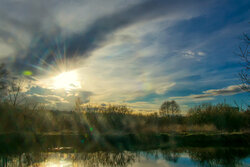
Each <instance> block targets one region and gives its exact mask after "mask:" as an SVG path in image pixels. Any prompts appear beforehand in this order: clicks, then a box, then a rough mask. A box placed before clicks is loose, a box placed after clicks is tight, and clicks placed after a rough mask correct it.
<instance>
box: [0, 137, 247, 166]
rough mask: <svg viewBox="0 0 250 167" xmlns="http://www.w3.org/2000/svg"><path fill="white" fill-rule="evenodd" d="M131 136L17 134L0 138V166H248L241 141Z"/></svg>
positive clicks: (244, 146) (245, 148)
mask: <svg viewBox="0 0 250 167" xmlns="http://www.w3.org/2000/svg"><path fill="white" fill-rule="evenodd" d="M132 136H133V135H132ZM132 136H131V135H129V136H122V137H114V136H112V138H111V139H112V140H111V139H109V137H105V138H101V139H100V138H99V139H98V140H95V139H93V138H92V139H91V140H87V139H86V138H84V136H79V135H69V136H58V135H56V136H53V135H52V136H51V135H49V136H35V137H33V138H32V137H30V136H29V137H27V135H25V138H20V135H5V136H4V135H2V136H1V138H0V166H2V167H26V166H30V167H71V166H73V167H78V166H80V167H81V166H85V167H99V166H100V167H151V166H153V167H165V166H166V167H169V166H177V167H182V166H183V167H184V166H250V147H249V146H248V145H243V144H242V143H239V144H238V145H233V146H232V145H228V144H226V145H225V144H223V143H219V142H217V144H215V143H211V142H210V143H209V142H206V143H207V144H204V143H203V144H198V143H197V144H194V142H193V140H192V142H191V143H190V142H187V141H185V142H184V144H183V142H182V143H181V144H179V145H178V144H176V142H174V141H171V140H170V139H168V138H167V137H166V136H158V137H156V135H155V136H148V135H147V136H143V137H140V140H139V139H138V138H139V137H137V138H136V139H135V138H134V137H132ZM192 139H193V138H192ZM182 140H184V139H182ZM107 141H109V142H107ZM188 141H189V140H188ZM200 142H201V143H202V141H200Z"/></svg>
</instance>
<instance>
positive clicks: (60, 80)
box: [53, 71, 81, 90]
mask: <svg viewBox="0 0 250 167" xmlns="http://www.w3.org/2000/svg"><path fill="white" fill-rule="evenodd" d="M53 88H54V89H65V90H72V89H78V88H81V84H80V81H79V79H78V75H77V72H76V71H69V72H63V73H61V74H59V75H58V76H56V77H54V78H53Z"/></svg>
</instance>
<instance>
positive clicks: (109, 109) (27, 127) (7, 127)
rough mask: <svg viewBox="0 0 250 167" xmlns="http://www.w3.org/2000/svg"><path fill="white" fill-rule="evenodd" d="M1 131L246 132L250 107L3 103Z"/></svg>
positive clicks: (0, 120)
mask: <svg viewBox="0 0 250 167" xmlns="http://www.w3.org/2000/svg"><path fill="white" fill-rule="evenodd" d="M0 111H1V112H0V133H2V134H3V133H16V132H22V133H24V132H30V133H36V134H45V133H47V134H48V133H54V134H55V133H57V134H58V133H60V134H86V135H90V134H92V133H98V134H138V133H140V134H148V133H187V132H188V133H194V132H203V133H205V132H206V133H214V132H220V133H221V132H240V131H241V132H243V131H244V132H246V131H248V130H249V129H250V111H249V110H246V111H240V110H239V108H237V107H233V106H230V105H227V104H217V105H211V104H203V105H199V106H196V107H194V108H191V109H190V111H189V112H188V114H187V115H173V114H168V115H165V116H160V115H159V114H157V113H153V114H148V115H142V114H135V113H134V112H133V111H132V110H131V109H129V108H127V107H126V106H114V105H109V106H105V107H103V106H102V107H91V106H87V107H85V108H84V109H79V108H78V109H77V110H76V111H71V112H62V111H50V110H46V109H44V108H36V109H34V108H33V109H31V108H30V107H25V106H13V105H9V104H7V103H2V104H0Z"/></svg>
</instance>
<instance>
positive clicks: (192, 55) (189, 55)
mask: <svg viewBox="0 0 250 167" xmlns="http://www.w3.org/2000/svg"><path fill="white" fill-rule="evenodd" d="M182 53H183V56H184V57H185V58H189V59H194V58H196V59H197V60H200V57H202V56H205V55H206V53H204V52H201V51H198V52H193V51H191V50H186V51H183V52H182Z"/></svg>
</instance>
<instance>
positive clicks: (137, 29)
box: [0, 0, 250, 111]
mask: <svg viewBox="0 0 250 167" xmlns="http://www.w3.org/2000/svg"><path fill="white" fill-rule="evenodd" d="M249 7H250V2H249V1H247V0H237V1H236V0H209V1H198V0H190V1H186V0H177V1H174V0H133V1H129V0H107V1H101V0H91V1H90V0H89V1H86V0H85V1H79V0H72V1H66V0H60V1H59V0H52V1H49V0H43V1H31V0H18V1H16V0H15V1H14V0H10V1H7V0H2V1H0V20H1V22H0V49H1V53H0V61H1V62H4V63H5V64H7V65H8V67H9V68H10V70H11V71H12V72H13V74H15V75H19V76H22V77H23V78H24V80H25V89H24V90H23V93H24V94H26V95H27V96H28V97H30V98H31V99H33V100H35V101H38V102H42V103H44V104H46V105H47V106H49V107H52V108H59V109H70V108H72V104H74V100H75V98H76V97H81V98H82V101H83V104H87V103H94V104H102V103H114V104H126V105H128V106H130V107H133V108H134V109H136V110H143V111H149V110H157V109H158V108H159V106H160V105H161V103H162V102H163V101H164V100H176V101H177V102H178V103H179V104H180V105H181V108H182V110H187V109H188V108H189V107H190V106H193V105H195V104H200V103H203V102H212V103H217V102H223V101H224V100H226V101H227V102H228V103H232V104H234V101H236V102H237V103H239V104H242V103H243V104H246V103H249V100H248V96H249V95H247V93H244V92H242V91H241V90H240V89H239V84H240V82H239V79H238V72H239V71H240V69H241V67H240V60H239V58H238V57H237V56H236V55H235V54H234V53H235V52H237V51H238V46H239V44H240V43H241V41H240V37H241V35H242V33H249V31H250V24H249V21H250V11H249ZM23 71H31V72H32V76H29V77H25V76H23V75H22V73H23ZM65 72H69V73H68V74H67V75H62V74H64V73H65ZM72 76H74V78H72ZM65 77H68V78H66V79H65ZM55 79H57V82H56V81H55ZM58 80H59V82H58ZM62 83H63V84H62ZM72 85H73V86H72ZM76 85H77V86H76Z"/></svg>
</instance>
